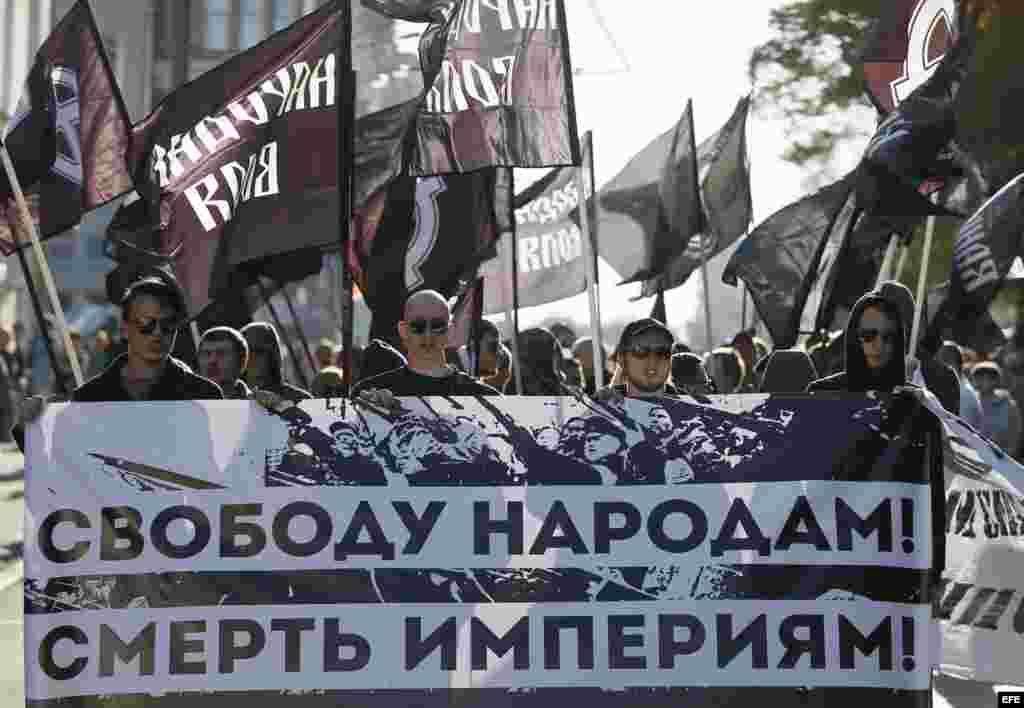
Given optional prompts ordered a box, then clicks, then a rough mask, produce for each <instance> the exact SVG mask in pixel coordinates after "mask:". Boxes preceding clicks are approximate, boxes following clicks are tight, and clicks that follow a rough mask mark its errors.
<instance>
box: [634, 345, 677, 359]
mask: <svg viewBox="0 0 1024 708" xmlns="http://www.w3.org/2000/svg"><path fill="white" fill-rule="evenodd" d="M626 353H627V354H630V355H632V356H635V357H636V358H637V359H646V358H647V357H649V356H653V357H654V358H656V359H669V358H671V356H672V347H645V346H641V345H637V346H634V347H629V348H627V349H626Z"/></svg>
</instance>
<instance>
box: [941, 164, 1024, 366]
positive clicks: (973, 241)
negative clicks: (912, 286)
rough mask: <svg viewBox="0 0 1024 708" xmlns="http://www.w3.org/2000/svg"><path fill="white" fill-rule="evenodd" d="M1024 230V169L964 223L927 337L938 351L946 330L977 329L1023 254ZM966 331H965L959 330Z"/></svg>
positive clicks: (954, 247)
mask: <svg viewBox="0 0 1024 708" xmlns="http://www.w3.org/2000/svg"><path fill="white" fill-rule="evenodd" d="M1022 234H1024V173H1022V174H1019V175H1017V176H1016V177H1014V178H1013V179H1012V180H1010V182H1008V183H1007V184H1006V185H1005V186H1004V187H1003V188H1002V189H1000V190H999V191H998V192H996V193H995V195H993V196H992V198H991V199H989V200H988V201H987V202H985V204H983V205H982V207H981V208H980V209H978V211H976V212H975V213H974V214H973V215H972V216H971V218H970V219H968V220H967V221H965V222H964V223H963V225H962V226H961V227H960V233H959V234H958V235H957V238H956V243H955V244H954V245H953V268H952V271H951V273H950V284H949V294H948V296H947V297H946V300H945V302H944V303H943V304H942V307H941V308H939V310H938V312H936V313H934V314H932V313H929V314H930V315H932V319H931V322H930V323H929V326H928V328H927V330H926V332H927V334H926V336H925V338H924V342H922V345H921V346H922V349H923V351H925V352H934V351H935V349H936V348H937V346H938V344H939V342H940V340H941V337H942V334H943V332H945V331H947V330H949V329H952V330H953V331H954V335H955V334H956V333H957V327H961V328H963V327H965V326H968V327H971V328H973V326H974V325H976V324H977V323H978V322H979V321H981V320H982V319H983V318H984V317H985V316H986V315H987V313H988V308H989V305H990V304H991V303H992V299H993V298H994V297H995V295H996V293H997V292H999V288H1000V287H1002V285H1003V280H1004V279H1005V278H1006V274H1007V273H1008V272H1009V271H1010V266H1012V265H1013V261H1014V259H1015V258H1016V257H1017V256H1019V255H1021V253H1022ZM959 334H960V335H961V336H962V335H963V334H964V333H963V332H960V333H959Z"/></svg>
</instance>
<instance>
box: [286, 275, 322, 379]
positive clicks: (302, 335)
mask: <svg viewBox="0 0 1024 708" xmlns="http://www.w3.org/2000/svg"><path fill="white" fill-rule="evenodd" d="M278 287H280V288H281V291H280V292H281V297H283V298H284V302H285V304H286V305H287V306H288V312H289V313H291V316H292V322H294V323H295V329H296V331H298V333H299V341H300V342H302V348H303V349H305V350H306V359H308V360H309V367H310V369H312V371H313V372H314V373H316V371H317V362H316V357H314V356H313V350H312V349H310V348H309V339H307V338H306V331H305V330H304V329H303V328H302V322H300V321H299V315H298V313H297V312H296V311H295V303H294V302H292V296H291V295H289V294H288V288H286V287H285V286H284V284H283V283H278Z"/></svg>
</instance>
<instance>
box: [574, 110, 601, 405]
mask: <svg viewBox="0 0 1024 708" xmlns="http://www.w3.org/2000/svg"><path fill="white" fill-rule="evenodd" d="M593 149H594V145H593V135H592V133H591V131H589V130H588V131H587V132H586V133H584V134H583V160H582V161H581V164H580V166H579V168H578V169H577V170H576V175H577V178H578V179H579V183H580V192H581V193H582V194H583V199H581V200H580V207H579V209H580V230H581V231H582V232H583V258H584V261H585V265H586V270H587V299H588V300H589V301H590V343H591V347H590V352H591V356H592V358H593V362H594V389H595V390H597V389H601V388H604V385H605V380H604V362H603V361H598V359H600V358H601V352H603V351H604V346H603V345H602V341H603V340H602V336H601V312H600V310H599V309H598V300H599V297H600V285H599V283H598V281H597V245H596V240H597V239H596V235H597V229H596V228H595V224H591V223H590V208H589V206H590V199H591V197H593V195H594V154H593V152H592V151H593Z"/></svg>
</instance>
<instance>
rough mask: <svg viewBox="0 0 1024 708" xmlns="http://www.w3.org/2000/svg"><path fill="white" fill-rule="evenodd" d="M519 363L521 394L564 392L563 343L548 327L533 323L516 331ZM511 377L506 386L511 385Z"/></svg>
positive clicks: (551, 394)
mask: <svg viewBox="0 0 1024 708" xmlns="http://www.w3.org/2000/svg"><path fill="white" fill-rule="evenodd" d="M516 344H517V345H518V346H517V348H518V350H519V351H518V356H519V361H517V362H516V365H517V366H519V368H520V371H521V372H522V379H523V390H522V391H519V392H518V393H519V395H521V396H561V395H563V394H565V393H567V390H566V387H565V378H564V374H563V373H562V345H560V344H559V343H558V339H556V338H555V335H553V334H551V330H549V329H546V328H544V327H533V328H531V329H527V330H523V331H522V332H520V333H519V338H518V339H517V340H516ZM514 383H515V382H514V379H513V381H511V382H509V384H508V385H509V386H514Z"/></svg>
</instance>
